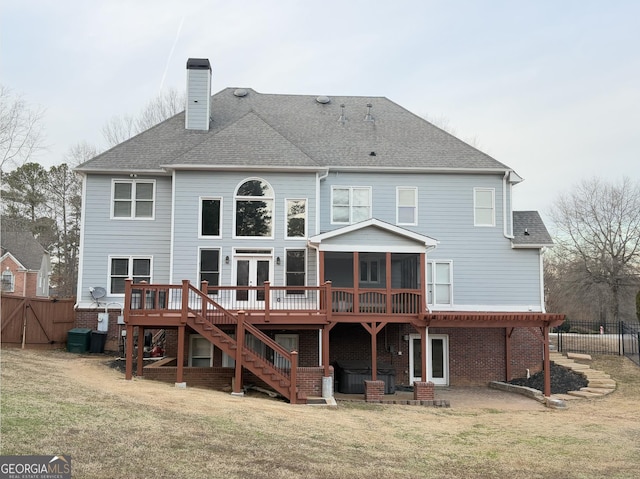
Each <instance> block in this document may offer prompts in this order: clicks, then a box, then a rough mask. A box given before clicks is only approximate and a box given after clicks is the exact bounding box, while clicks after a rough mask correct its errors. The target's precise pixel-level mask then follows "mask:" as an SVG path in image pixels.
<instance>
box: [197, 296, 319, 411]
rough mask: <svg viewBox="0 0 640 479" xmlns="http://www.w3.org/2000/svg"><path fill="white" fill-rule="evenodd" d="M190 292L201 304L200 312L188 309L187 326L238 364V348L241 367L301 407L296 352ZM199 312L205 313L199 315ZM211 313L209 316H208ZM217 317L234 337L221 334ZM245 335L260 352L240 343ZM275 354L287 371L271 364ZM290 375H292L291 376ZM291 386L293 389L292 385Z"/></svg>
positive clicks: (213, 302) (222, 332) (301, 396)
mask: <svg viewBox="0 0 640 479" xmlns="http://www.w3.org/2000/svg"><path fill="white" fill-rule="evenodd" d="M190 293H191V294H194V293H195V294H197V295H198V296H199V299H201V301H202V310H197V309H192V308H189V314H187V325H188V326H190V327H191V328H192V329H193V330H195V331H196V332H198V333H199V334H200V335H202V336H203V337H204V338H206V339H207V340H209V342H210V343H212V344H213V345H214V346H216V347H217V348H219V349H221V350H222V351H223V352H224V353H226V354H227V355H229V356H230V357H232V358H236V364H238V356H237V352H238V347H240V358H241V359H240V363H241V367H244V368H246V369H247V370H249V371H251V372H252V373H253V374H254V375H255V376H256V377H258V378H259V379H261V380H262V381H264V382H265V383H266V384H267V385H268V386H270V387H271V388H273V389H274V390H275V391H276V392H278V393H279V394H281V395H282V396H283V397H285V398H286V399H288V400H289V402H290V403H292V404H304V403H306V401H307V399H306V396H305V395H304V394H303V393H302V392H301V391H300V390H299V388H298V387H297V385H295V382H296V378H297V363H298V361H297V359H298V357H297V352H289V351H287V350H286V349H284V348H283V347H282V346H280V345H279V344H278V343H277V342H275V341H274V340H273V339H271V338H270V337H269V336H267V335H266V334H264V333H263V332H262V331H260V330H259V329H258V328H256V327H255V326H253V325H252V324H249V323H246V322H244V321H243V319H242V317H241V316H242V313H239V314H234V313H231V312H230V311H227V310H225V309H224V308H223V307H222V306H220V305H219V304H218V303H216V302H215V301H213V300H212V299H211V298H210V297H209V296H208V295H206V294H204V293H202V292H201V291H200V290H198V289H196V288H193V286H190ZM203 311H205V312H206V313H205V314H203ZM212 312H213V313H212ZM220 317H224V321H223V322H222V323H223V324H233V325H234V329H235V338H239V339H241V340H242V343H241V344H240V345H239V344H238V341H237V340H236V339H235V338H233V337H232V336H230V335H229V334H227V333H225V332H224V331H223V330H222V329H220V328H219V327H218V326H217V325H216V324H215V323H216V322H218V323H220V321H219V318H220ZM245 333H247V334H250V335H251V336H253V337H254V338H255V341H253V344H254V345H255V344H260V345H262V348H258V349H263V351H264V352H261V351H258V350H256V349H254V348H253V347H251V346H250V344H248V343H247V342H246V341H244V338H245ZM276 354H277V355H278V356H279V357H280V358H281V361H282V362H284V363H286V364H289V365H290V367H289V368H280V367H277V366H276V364H275V363H274V357H275V356H276ZM292 373H293V374H292ZM292 385H293V386H292Z"/></svg>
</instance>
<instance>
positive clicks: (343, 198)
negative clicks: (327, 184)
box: [331, 186, 371, 224]
mask: <svg viewBox="0 0 640 479" xmlns="http://www.w3.org/2000/svg"><path fill="white" fill-rule="evenodd" d="M331 193H332V195H331V222H332V223H344V224H352V223H358V222H360V221H364V220H368V219H369V218H371V187H370V186H334V187H333V189H332V191H331Z"/></svg>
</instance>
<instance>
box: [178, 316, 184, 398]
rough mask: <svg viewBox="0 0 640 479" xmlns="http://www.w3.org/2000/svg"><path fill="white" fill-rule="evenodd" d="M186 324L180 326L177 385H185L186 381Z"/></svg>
mask: <svg viewBox="0 0 640 479" xmlns="http://www.w3.org/2000/svg"><path fill="white" fill-rule="evenodd" d="M184 330H185V326H178V355H177V363H178V364H177V366H178V367H177V370H176V387H182V388H183V387H185V386H186V384H185V382H184V379H183V378H184V332H185V331H184Z"/></svg>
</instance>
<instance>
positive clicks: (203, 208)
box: [200, 197, 222, 238]
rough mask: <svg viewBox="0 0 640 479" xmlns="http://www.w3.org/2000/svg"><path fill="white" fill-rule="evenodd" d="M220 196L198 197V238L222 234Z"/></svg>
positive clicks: (214, 236)
mask: <svg viewBox="0 0 640 479" xmlns="http://www.w3.org/2000/svg"><path fill="white" fill-rule="evenodd" d="M221 224H222V198H204V197H202V198H200V238H220V237H221V236H222V233H221V230H220V225H221Z"/></svg>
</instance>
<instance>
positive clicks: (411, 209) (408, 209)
mask: <svg viewBox="0 0 640 479" xmlns="http://www.w3.org/2000/svg"><path fill="white" fill-rule="evenodd" d="M396 205H397V208H396V224H398V225H413V226H415V225H417V224H418V188H415V187H408V186H398V187H397V188H396Z"/></svg>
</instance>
